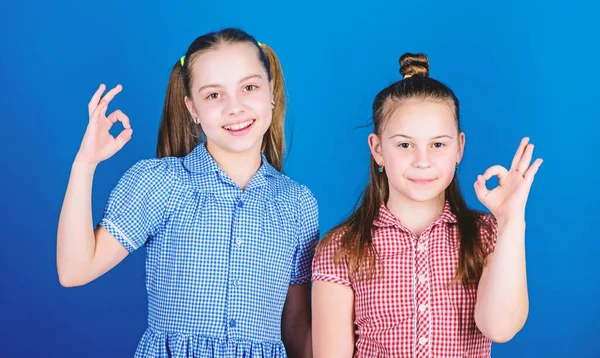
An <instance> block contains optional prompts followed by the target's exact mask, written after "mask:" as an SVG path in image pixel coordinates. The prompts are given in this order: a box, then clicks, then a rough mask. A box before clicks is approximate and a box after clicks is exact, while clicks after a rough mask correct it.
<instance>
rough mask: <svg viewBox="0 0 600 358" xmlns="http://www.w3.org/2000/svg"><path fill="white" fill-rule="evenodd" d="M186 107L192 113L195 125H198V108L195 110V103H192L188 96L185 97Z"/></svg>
mask: <svg viewBox="0 0 600 358" xmlns="http://www.w3.org/2000/svg"><path fill="white" fill-rule="evenodd" d="M185 106H186V107H187V109H188V111H189V112H190V115H191V116H192V120H193V121H194V123H196V124H198V123H199V120H198V114H197V113H196V108H194V102H192V100H191V99H189V98H188V96H185Z"/></svg>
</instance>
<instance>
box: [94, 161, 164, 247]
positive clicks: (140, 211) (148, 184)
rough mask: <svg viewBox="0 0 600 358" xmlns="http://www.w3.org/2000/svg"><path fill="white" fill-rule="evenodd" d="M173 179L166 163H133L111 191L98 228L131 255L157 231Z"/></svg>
mask: <svg viewBox="0 0 600 358" xmlns="http://www.w3.org/2000/svg"><path fill="white" fill-rule="evenodd" d="M173 178H174V177H173V175H172V174H171V173H170V172H169V170H168V164H167V162H166V161H163V160H160V159H148V160H141V161H139V162H137V163H136V164H135V165H134V166H132V167H131V168H130V169H129V170H127V172H126V173H125V174H124V175H123V176H122V177H121V179H120V180H119V182H118V183H117V186H116V187H115V188H114V189H113V190H112V191H111V193H110V196H109V198H108V203H107V204H106V207H105V209H104V214H103V217H102V220H101V221H100V224H99V225H102V226H103V227H104V228H105V229H106V230H107V231H108V232H109V233H111V234H112V235H113V236H114V237H115V238H116V239H117V240H118V241H119V242H120V243H121V244H122V245H123V246H124V247H125V248H126V249H127V251H129V252H133V251H135V250H136V249H138V248H139V247H141V246H142V245H144V244H145V243H146V240H148V238H149V237H150V236H153V235H154V234H155V233H156V231H157V230H158V228H160V227H161V225H162V222H163V217H164V212H165V208H166V206H167V202H168V200H169V197H170V195H171V192H172V190H173Z"/></svg>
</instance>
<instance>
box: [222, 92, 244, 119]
mask: <svg viewBox="0 0 600 358" xmlns="http://www.w3.org/2000/svg"><path fill="white" fill-rule="evenodd" d="M225 111H226V113H227V114H228V115H230V116H235V115H237V114H240V113H243V112H244V105H243V103H242V102H241V101H240V98H238V96H237V95H230V96H228V98H227V107H226V108H225Z"/></svg>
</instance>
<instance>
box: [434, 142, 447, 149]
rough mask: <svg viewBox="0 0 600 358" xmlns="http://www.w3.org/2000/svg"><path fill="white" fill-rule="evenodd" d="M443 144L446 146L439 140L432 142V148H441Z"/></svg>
mask: <svg viewBox="0 0 600 358" xmlns="http://www.w3.org/2000/svg"><path fill="white" fill-rule="evenodd" d="M445 146H446V144H444V143H440V142H437V143H433V147H434V148H442V147H445Z"/></svg>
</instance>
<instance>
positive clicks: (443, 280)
mask: <svg viewBox="0 0 600 358" xmlns="http://www.w3.org/2000/svg"><path fill="white" fill-rule="evenodd" d="M485 219H486V220H489V221H490V222H491V223H492V224H493V226H494V228H495V230H496V225H497V224H496V222H495V219H494V218H493V217H492V216H491V215H486V217H485ZM372 233H373V245H374V246H375V248H376V250H377V252H378V253H379V255H380V256H379V260H378V268H377V270H376V274H375V277H374V278H373V279H371V280H370V281H367V282H365V281H358V282H352V280H351V278H350V277H349V275H348V268H347V266H346V265H345V264H341V265H336V264H334V262H333V257H334V254H335V250H336V248H337V247H339V236H338V238H337V240H333V241H332V242H331V244H330V245H328V246H327V247H325V248H324V251H323V252H322V254H321V255H319V256H318V257H315V260H314V262H313V275H312V280H313V281H317V280H319V281H326V282H332V283H336V284H340V285H345V286H348V287H351V288H352V290H353V291H354V310H355V321H354V322H355V325H356V327H357V331H356V335H357V340H356V343H355V345H356V353H355V357H369V358H371V357H398V358H399V357H410V358H424V357H436V358H437V357H443V358H455V357H456V358H458V357H461V358H462V357H476V358H480V357H489V356H490V350H491V342H490V341H489V340H488V339H487V338H486V337H485V336H483V334H482V333H481V332H480V331H479V330H478V329H477V327H476V325H475V318H474V311H475V299H476V293H477V289H476V286H472V287H469V288H464V287H463V286H462V284H459V285H454V286H450V285H449V284H450V282H451V281H452V279H453V277H454V274H455V272H456V269H457V267H458V245H459V242H458V232H457V226H456V216H455V215H454V214H453V213H452V212H451V210H450V205H449V204H448V203H446V206H445V208H444V211H443V213H442V214H441V215H440V216H439V217H438V219H437V220H435V221H434V222H433V223H432V224H431V225H430V226H429V227H428V228H426V229H425V230H424V231H423V233H422V234H421V237H420V238H417V237H416V236H415V235H414V234H412V233H411V232H410V231H409V230H408V229H406V228H405V227H404V226H403V225H402V224H401V223H400V221H399V220H398V219H397V218H396V217H395V216H394V215H393V214H392V213H391V212H390V211H389V210H388V209H387V208H386V207H385V205H383V204H382V205H381V207H380V210H379V215H378V217H377V219H376V220H375V222H374V228H373V231H372ZM481 239H482V240H483V243H484V248H485V251H486V253H487V254H489V253H490V252H491V251H493V248H494V245H495V237H491V238H490V237H484V235H481Z"/></svg>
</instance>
